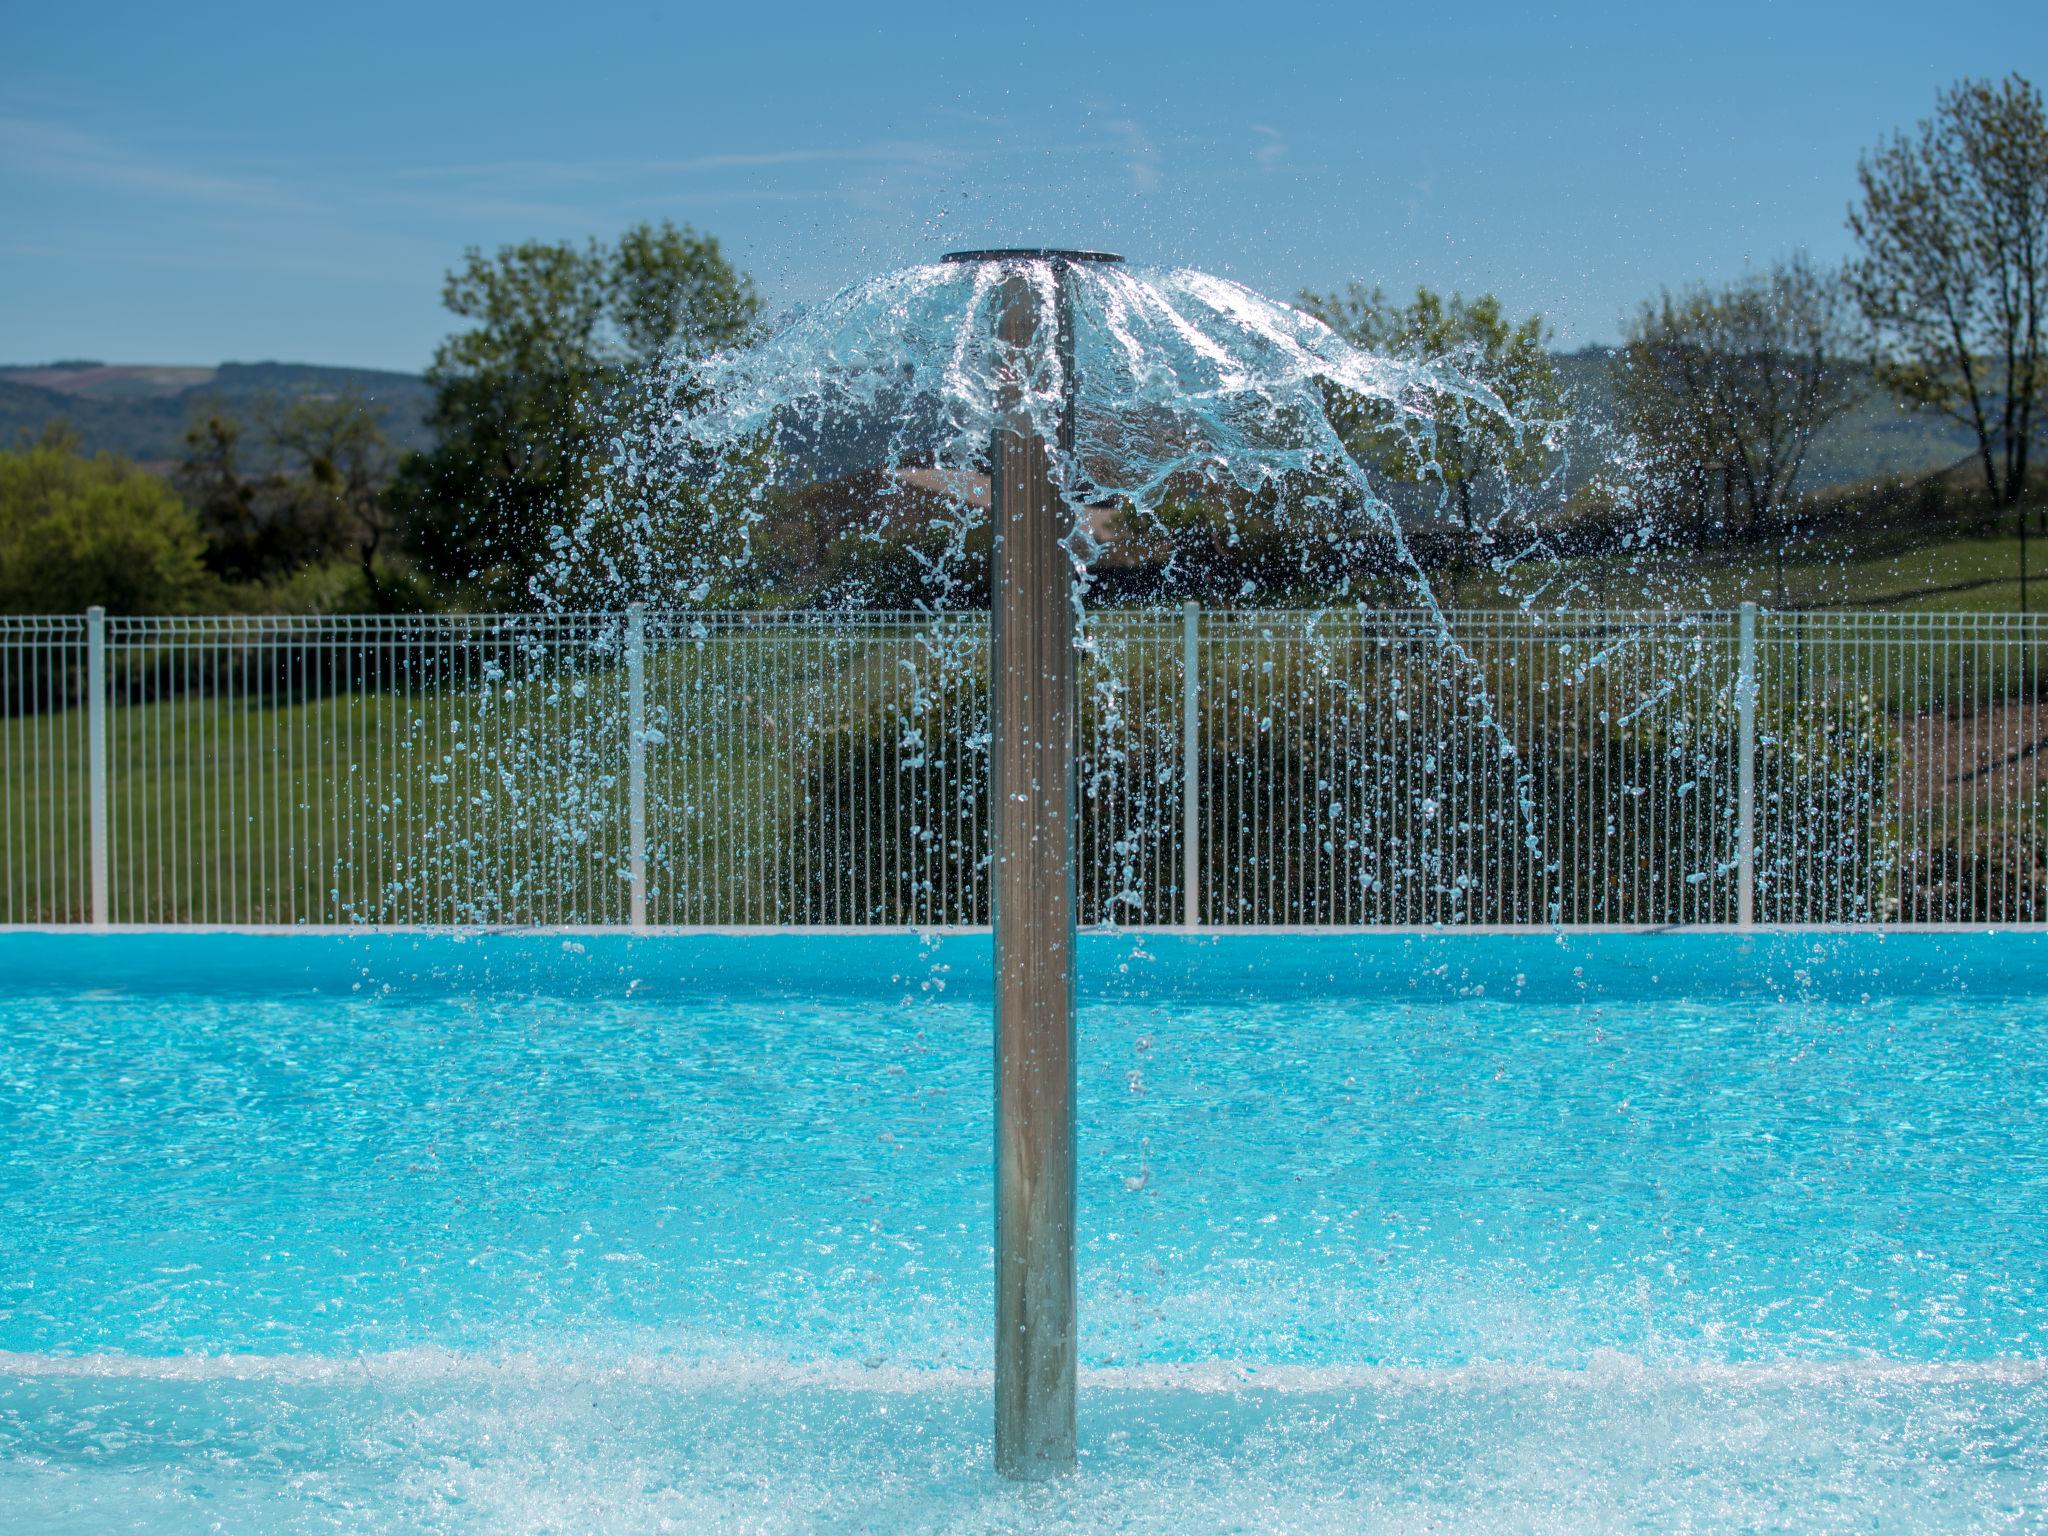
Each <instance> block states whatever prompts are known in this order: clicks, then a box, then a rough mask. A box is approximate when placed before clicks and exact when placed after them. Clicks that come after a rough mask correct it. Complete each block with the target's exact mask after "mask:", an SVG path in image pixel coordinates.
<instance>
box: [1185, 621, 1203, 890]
mask: <svg viewBox="0 0 2048 1536" xmlns="http://www.w3.org/2000/svg"><path fill="white" fill-rule="evenodd" d="M1201 625H1202V608H1201V605H1200V604H1199V603H1197V602H1196V601H1195V600H1194V599H1193V598H1189V599H1188V600H1187V603H1186V605H1185V606H1183V607H1182V609H1181V635H1180V651H1181V658H1180V666H1181V682H1180V836H1181V868H1180V884H1181V923H1182V925H1183V926H1184V927H1188V928H1194V927H1197V926H1199V925H1200V923H1201V921H1202V767H1201V729H1202V716H1201V683H1202V673H1201V660H1200V658H1201Z"/></svg>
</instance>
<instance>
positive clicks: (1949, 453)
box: [1556, 347, 1976, 491]
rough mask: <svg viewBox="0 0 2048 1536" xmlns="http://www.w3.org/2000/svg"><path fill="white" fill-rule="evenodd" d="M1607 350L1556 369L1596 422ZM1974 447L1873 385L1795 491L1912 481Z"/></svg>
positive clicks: (1561, 360) (1607, 389)
mask: <svg viewBox="0 0 2048 1536" xmlns="http://www.w3.org/2000/svg"><path fill="white" fill-rule="evenodd" d="M1613 356H1614V352H1613V349H1612V348H1608V347H1587V348H1586V349H1585V350H1584V351H1580V352H1566V353H1561V354H1559V356H1558V357H1557V359H1556V361H1557V368H1558V372H1559V374H1560V375H1561V376H1562V377H1563V379H1564V382H1565V384H1566V386H1567V387H1568V388H1569V389H1570V390H1571V395H1572V402H1573V404H1574V406H1575V407H1576V408H1577V410H1578V412H1579V414H1580V415H1582V416H1584V417H1587V418H1590V419H1591V420H1593V421H1597V422H1611V421H1612V420H1613V417H1614V385H1613V375H1612V373H1611V371H1610V368H1611V363H1610V360H1611V359H1612V358H1613ZM1975 446H1976V443H1975V439H1973V438H1972V437H1971V436H1970V435H1969V434H1968V433H1967V432H1965V431H1963V429H1962V428H1961V427H1958V426H1955V425H1954V424H1952V423H1950V422H1947V421H1944V420H1942V419H1941V418H1940V417H1937V416H1927V415H1922V414H1920V413H1918V412H1914V411H1908V410H1904V409H1901V408H1900V406H1899V404H1898V403H1897V402H1896V401H1895V400H1893V399H1892V398H1891V396H1890V395H1888V394H1885V393H1884V392H1883V391H1881V390H1879V389H1877V388H1876V387H1875V386H1873V387H1872V388H1871V389H1870V391H1869V392H1868V393H1867V394H1866V395H1865V396H1864V397H1863V399H1862V400H1861V401H1860V402H1859V403H1858V404H1857V405H1856V406H1855V407H1854V408H1853V409H1852V410H1850V411H1849V413H1848V414H1847V415H1846V416H1844V417H1842V419H1841V420H1839V421H1837V422H1835V423H1834V424H1833V425H1832V426H1830V427H1829V428H1828V429H1827V431H1825V432H1823V433H1822V434H1821V436H1820V439H1819V440H1818V441H1817V442H1816V443H1815V444H1814V445H1813V452H1812V454H1811V455H1810V456H1809V457H1808V458H1807V461H1806V471H1805V473H1804V474H1803V475H1801V476H1800V479H1799V486H1800V489H1801V490H1804V491H1818V490H1823V489H1825V488H1826V487H1828V486H1831V485H1846V484H1850V483H1852V482H1855V481H1859V480H1870V479H1874V478H1876V477H1877V476H1879V475H1905V476H1914V475H1921V474H1928V473H1931V472H1933V471H1934V470H1937V469H1945V468H1947V467H1948V466H1949V465H1951V464H1954V463H1955V462H1956V461H1957V460H1958V459H1961V458H1963V457H1964V456H1965V455H1967V454H1969V453H1970V452H1971V451H1972V450H1973V449H1974V448H1975Z"/></svg>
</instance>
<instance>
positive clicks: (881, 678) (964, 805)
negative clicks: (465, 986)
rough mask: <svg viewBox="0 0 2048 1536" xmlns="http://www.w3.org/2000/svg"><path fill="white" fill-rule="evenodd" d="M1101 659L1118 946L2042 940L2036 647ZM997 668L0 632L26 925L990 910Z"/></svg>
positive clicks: (1326, 632) (218, 629)
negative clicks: (1767, 938) (1306, 930)
mask: <svg viewBox="0 0 2048 1536" xmlns="http://www.w3.org/2000/svg"><path fill="white" fill-rule="evenodd" d="M1088 632H1089V649H1088V651H1087V653H1086V655H1085V657H1084V659H1083V663H1082V674H1083V690H1082V692H1083V709H1082V718H1081V721H1080V723H1079V748H1080V770H1079V771H1080V778H1081V788H1082V791H1083V793H1082V800H1081V805H1082V812H1081V826H1080V846H1081V852H1082V858H1081V868H1080V871H1079V879H1080V886H1081V901H1082V911H1083V913H1084V916H1085V917H1086V918H1087V920H1089V921H1091V922H1114V923H1119V924H1125V925H1176V926H1178V925H1201V926H1241V925H1272V924H1287V925H1294V924H1301V925H1340V926H1366V925H1422V924H1436V923H1478V924H1509V925H1523V924H1545V923H1550V922H1566V923H1595V924H1632V925H1633V924H1718V925H1740V924H1745V923H1750V922H1763V923H1849V922H1871V921H1885V922H1899V923H1933V922H2001V923H2032V922H2039V921H2042V920H2043V918H2044V915H2048V871H2044V861H2043V846H2044V845H2043V836H2042V813H2043V801H2042V789H2043V781H2042V775H2041V756H2042V752H2043V749H2044V748H2048V705H2044V701H2043V681H2044V680H2043V672H2042V663H2043V660H2044V656H2043V642H2044V640H2048V628H2044V624H2043V621H2041V620H2038V619H2034V618H2031V617H2027V616H2020V615H2004V614H1995V615H1994V614H1986V615H1952V614H1773V613H1761V614H1759V613H1757V612H1755V611H1754V610H1753V609H1752V610H1744V611H1742V612H1734V613H1701V614H1686V615H1668V614H1660V615H1648V616H1645V615H1617V614H1594V615H1578V616H1572V617H1568V618H1563V619H1560V618H1556V617H1554V616H1543V615H1534V614H1526V613H1519V612H1513V613H1464V614H1459V615H1456V616H1454V618H1453V619H1452V621H1451V626H1450V632H1449V634H1448V635H1446V633H1445V632H1444V631H1443V629H1442V628H1441V627H1440V626H1439V625H1438V624H1437V623H1436V621H1435V620H1433V619H1431V618H1429V617H1427V616H1425V615H1422V614H1418V613H1371V614H1360V613H1357V612H1344V613H1325V614H1309V613H1279V612H1236V611H1232V612H1223V611H1212V612H1197V611H1196V610H1194V609H1193V608H1192V607H1190V608H1187V609H1180V610H1172V611H1143V612H1127V611H1112V612H1103V613H1097V614H1093V615H1091V616H1090V619H1089V624H1088ZM986 644H987V625H986V619H985V617H984V616H982V615H978V614H959V615H950V616H936V617H935V616H933V615H929V614H816V613H761V614H751V613H750V614H652V613H649V614H641V613H638V612H633V613H626V614H582V615H569V616H548V617H540V616H507V615H491V616H430V617H423V618H412V617H408V618H383V617H345V618H319V619H293V618H273V617H228V618H127V619H123V618H105V619H103V618H101V617H100V616H98V615H97V614H91V615H82V616H69V617H35V618H4V619H0V923H10V924H24V923H87V922H96V923H109V924H130V923H145V924H164V923H208V924H299V923H322V924H324V923H358V922H368V923H387V924H443V923H453V924H472V923H486V924H520V925H524V924H607V923H635V924H649V925H682V926H727V925H730V926H750V925H806V924H831V925H853V926H867V925H901V924H915V925H931V926H950V925H959V924H973V923H982V922H986V921H987V920H988V916H989V913H988V884H987V879H986V874H987V870H986V864H987V854H988V849H987V815H986V809H987V807H986V800H985V796H986V777H985V771H984V770H985V757H986V751H985V748H986V729H987V725H986V716H987V698H986ZM1191 790H1192V792H1190V791H1191Z"/></svg>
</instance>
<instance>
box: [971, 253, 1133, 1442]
mask: <svg viewBox="0 0 2048 1536" xmlns="http://www.w3.org/2000/svg"><path fill="white" fill-rule="evenodd" d="M945 259H946V260H947V261H950V262H994V263H998V264H1000V266H1001V268H1002V275H1001V277H1000V278H999V279H998V282H997V284H996V322H995V323H996V332H997V337H998V339H999V340H1000V342H1001V343H1002V346H1003V353H1004V357H1005V366H1006V369H1007V372H1006V376H1005V377H1004V379H1003V381H1002V388H1001V393H1000V396H999V399H998V401H997V418H996V424H995V434H994V440H993V442H992V443H991V444H990V448H989V457H990V466H989V467H990V486H989V490H990V498H989V501H990V518H991V522H992V529H991V531H992V533H993V535H994V538H993V544H994V569H993V571H992V572H991V575H992V577H993V581H992V586H993V588H994V592H993V596H992V599H991V604H990V606H991V612H990V640H991V650H992V654H991V659H990V672H991V675H990V679H989V692H990V708H989V728H990V737H991V743H990V747H989V755H990V759H991V761H990V773H989V801H990V806H991V812H992V825H991V829H990V830H991V834H992V841H993V844H994V849H993V851H994V856H995V872H994V882H995V883H994V897H995V900H994V908H995V912H994V916H995V962H996V967H995V969H996V1021H995V1023H996V1027H995V1047H996V1233H995V1239H996V1339H995V1344H996V1349H995V1355H996V1402H995V1410H996V1413H995V1418H996V1447H995V1452H996V1470H997V1471H998V1472H1000V1473H1001V1474H1002V1475H1003V1476H1005V1477H1011V1478H1038V1477H1049V1476H1052V1475H1054V1474H1057V1473H1060V1472H1066V1471H1069V1470H1071V1469H1072V1467H1073V1465H1074V1380H1075V1328H1074V1290H1075V1287H1074V960H1075V952H1074V916H1075V898H1074V623H1075V614H1074V604H1075V591H1074V565H1073V561H1072V559H1071V558H1070V557H1069V555H1068V553H1067V549H1066V538H1067V535H1068V533H1069V532H1070V531H1071V524H1072V514H1071V513H1070V512H1069V510H1068V509H1067V505H1066V502H1065V500H1064V499H1063V498H1062V496H1061V494H1060V485H1059V467H1060V466H1059V463H1058V461H1057V459H1056V458H1055V455H1054V451H1053V450H1054V445H1053V444H1052V443H1048V442H1047V441H1046V429H1047V425H1048V424H1047V423H1046V422H1045V421H1044V420H1043V419H1042V418H1041V417H1035V416H1034V415H1033V413H1032V411H1031V409H1030V401H1029V395H1028V392H1027V388H1026V385H1027V379H1026V377H1025V371H1026V370H1027V369H1037V368H1041V367H1042V366H1043V365H1044V364H1045V363H1046V362H1047V361H1048V359H1047V357H1046V346H1047V344H1048V343H1050V344H1051V347H1052V348H1053V349H1054V354H1053V360H1056V361H1057V364H1058V369H1059V378H1060V380H1061V382H1062V385H1063V392H1062V397H1061V402H1060V412H1059V419H1058V421H1057V422H1056V423H1053V424H1051V426H1052V431H1053V433H1054V435H1055V437H1056V439H1057V445H1058V447H1059V448H1060V449H1063V450H1067V449H1071V448H1072V447H1073V446H1074V410H1075V398H1076V378H1077V376H1076V373H1075V368H1074V319H1073V307H1072V297H1073V295H1072V290H1071V288H1070V286H1069V278H1070V273H1071V269H1072V267H1073V266H1074V264H1075V263H1077V262H1114V261H1117V260H1120V259H1121V258H1119V257H1116V256H1110V255H1107V254H1105V253H1103V252H1100V251H1054V250H1003V251H956V252H954V253H953V254H952V255H950V256H948V257H946V258H945ZM1048 275H1049V276H1050V277H1051V279H1052V281H1051V282H1050V283H1049V284H1048V283H1046V282H1044V278H1045V277H1046V276H1048ZM1047 327H1050V328H1051V332H1050V334H1047Z"/></svg>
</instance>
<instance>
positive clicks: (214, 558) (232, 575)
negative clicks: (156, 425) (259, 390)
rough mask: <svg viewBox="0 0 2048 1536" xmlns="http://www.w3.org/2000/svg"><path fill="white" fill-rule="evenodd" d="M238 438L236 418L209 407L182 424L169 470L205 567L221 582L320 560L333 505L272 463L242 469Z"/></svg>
mask: <svg viewBox="0 0 2048 1536" xmlns="http://www.w3.org/2000/svg"><path fill="white" fill-rule="evenodd" d="M266 435H267V434H266ZM259 441H261V439H259ZM242 442H243V427H242V424H241V422H240V421H238V420H236V419H235V418H234V417H233V416H231V415H229V414H228V413H227V412H226V411H224V410H212V411H209V412H207V414H206V415H205V416H203V417H201V418H199V419H198V420H195V421H194V422H193V423H192V425H191V426H190V427H188V428H187V429H186V431H185V456H184V458H183V460H182V461H180V463H179V465H178V467H177V468H176V469H175V470H173V471H172V473H171V483H172V485H173V486H175V487H176V488H177V490H178V492H179V494H180V495H182V496H183V497H184V498H185V500H186V502H187V503H188V504H189V505H190V506H191V507H192V510H193V511H194V512H195V513H196V514H197V516H198V519H199V530H200V532H201V533H202V534H203V535H204V536H205V539H206V554H205V560H206V565H207V568H208V569H209V570H211V571H212V572H213V573H214V574H215V575H217V576H219V577H220V578H221V579H222V580H223V581H230V582H238V583H251V584H253V583H261V582H268V581H274V580H276V579H277V578H279V577H281V576H288V575H290V574H291V573H292V572H294V571H297V570H299V569H301V568H302V567H304V566H307V565H311V564H314V563H316V562H318V561H320V560H322V559H324V558H325V557H326V556H327V555H328V554H330V553H331V552H332V550H333V549H334V547H335V546H336V544H337V543H338V542H339V541H340V539H341V537H342V531H341V519H340V516H339V513H338V511H337V509H336V508H335V507H334V505H333V504H332V503H331V501H330V500H329V499H328V498H327V497H325V496H323V495H320V494H318V493H317V492H316V491H313V490H312V489H311V488H309V487H306V486H302V485H297V484H294V483H293V482H292V481H291V480H290V479H289V478H288V477H287V476H285V475H284V474H282V473H279V472H277V471H276V470H271V471H268V472H265V473H260V474H252V473H249V472H247V471H245V470H244V468H243V463H242Z"/></svg>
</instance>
